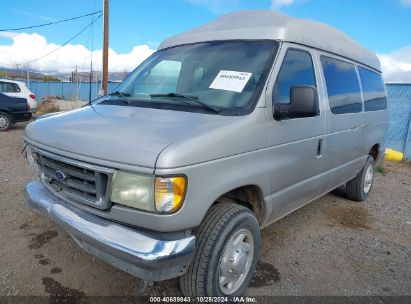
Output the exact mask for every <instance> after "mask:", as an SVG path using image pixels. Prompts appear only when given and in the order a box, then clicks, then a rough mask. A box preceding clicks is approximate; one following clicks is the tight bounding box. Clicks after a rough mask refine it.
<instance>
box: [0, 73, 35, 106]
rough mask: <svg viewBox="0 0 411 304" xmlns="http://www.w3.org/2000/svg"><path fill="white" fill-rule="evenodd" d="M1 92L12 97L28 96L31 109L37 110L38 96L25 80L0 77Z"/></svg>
mask: <svg viewBox="0 0 411 304" xmlns="http://www.w3.org/2000/svg"><path fill="white" fill-rule="evenodd" d="M0 93H3V94H5V95H8V96H10V97H20V98H26V99H27V103H28V104H29V106H30V110H31V111H32V112H35V111H36V109H37V102H36V96H35V95H34V94H33V93H32V92H31V91H30V90H29V88H28V87H27V86H26V84H25V83H24V82H21V81H15V80H9V79H0Z"/></svg>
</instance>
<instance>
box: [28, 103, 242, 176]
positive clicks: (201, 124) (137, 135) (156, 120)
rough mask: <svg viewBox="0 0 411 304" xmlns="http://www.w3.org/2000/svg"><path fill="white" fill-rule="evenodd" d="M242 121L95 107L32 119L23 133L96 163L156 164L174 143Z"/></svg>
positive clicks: (35, 141) (31, 139) (42, 145)
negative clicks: (163, 152) (164, 151)
mask: <svg viewBox="0 0 411 304" xmlns="http://www.w3.org/2000/svg"><path fill="white" fill-rule="evenodd" d="M240 119H241V117H229V116H221V115H208V114H204V113H192V112H183V111H171V110H164V109H152V108H141V107H131V106H116V105H95V106H92V107H90V106H89V107H84V108H81V109H78V110H74V111H69V112H65V113H60V114H56V115H52V116H48V117H44V118H42V119H40V120H37V121H34V122H32V123H31V124H29V125H28V126H27V127H26V129H25V133H24V137H25V139H26V141H28V142H30V143H32V144H34V145H37V146H38V147H40V148H43V149H47V148H51V149H50V151H53V150H57V151H61V152H62V154H65V155H66V156H67V155H68V154H74V155H77V156H84V157H87V158H93V159H95V160H96V163H99V161H98V160H101V161H108V162H114V163H118V164H127V165H132V166H139V167H147V168H154V167H155V165H156V161H157V158H158V156H159V154H160V153H161V151H162V150H163V149H165V148H166V147H167V146H169V145H171V144H173V143H174V142H177V141H178V140H180V139H182V138H191V137H193V136H194V137H195V136H196V134H202V133H205V132H207V133H208V134H209V132H210V131H212V130H215V131H216V130H218V129H219V128H221V127H223V126H227V125H230V124H231V123H235V122H236V121H239V120H240ZM74 155H73V156H72V157H75V156H74ZM204 156H205V155H204ZM205 157H206V156H205ZM83 159H84V158H83ZM100 163H101V162H100Z"/></svg>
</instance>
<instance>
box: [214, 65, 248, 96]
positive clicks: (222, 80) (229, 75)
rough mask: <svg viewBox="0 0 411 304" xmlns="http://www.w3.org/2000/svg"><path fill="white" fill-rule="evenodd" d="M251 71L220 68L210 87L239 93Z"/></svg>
mask: <svg viewBox="0 0 411 304" xmlns="http://www.w3.org/2000/svg"><path fill="white" fill-rule="evenodd" d="M252 74H253V73H248V72H236V71H224V70H221V71H220V72H219V73H218V75H217V77H216V78H215V79H214V80H213V82H212V83H211V85H210V89H217V90H226V91H233V92H238V93H241V92H242V91H243V89H244V87H245V85H246V84H247V81H248V80H249V79H250V77H251V75H252Z"/></svg>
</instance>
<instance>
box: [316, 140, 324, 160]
mask: <svg viewBox="0 0 411 304" xmlns="http://www.w3.org/2000/svg"><path fill="white" fill-rule="evenodd" d="M322 152H323V140H322V139H319V140H318V144H317V157H321V154H322Z"/></svg>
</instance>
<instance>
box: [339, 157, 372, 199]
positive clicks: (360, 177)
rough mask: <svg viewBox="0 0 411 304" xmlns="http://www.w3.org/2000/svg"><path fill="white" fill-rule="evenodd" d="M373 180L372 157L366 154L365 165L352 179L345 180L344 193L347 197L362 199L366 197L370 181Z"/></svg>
mask: <svg viewBox="0 0 411 304" xmlns="http://www.w3.org/2000/svg"><path fill="white" fill-rule="evenodd" d="M373 181H374V158H372V156H368V159H367V162H366V163H365V166H364V167H363V168H362V170H361V171H360V173H358V174H357V176H356V177H354V178H353V179H352V180H350V181H349V182H347V185H346V193H347V197H348V198H349V199H350V200H353V201H358V202H361V201H364V200H366V199H367V197H368V194H369V193H370V191H371V187H372V183H373Z"/></svg>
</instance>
